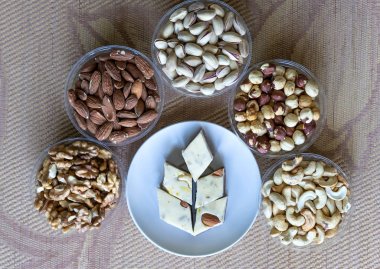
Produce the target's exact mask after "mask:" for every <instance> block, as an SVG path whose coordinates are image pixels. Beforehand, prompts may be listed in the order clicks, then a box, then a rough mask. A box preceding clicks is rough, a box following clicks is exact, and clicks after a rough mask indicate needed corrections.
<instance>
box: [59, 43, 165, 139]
mask: <svg viewBox="0 0 380 269" xmlns="http://www.w3.org/2000/svg"><path fill="white" fill-rule="evenodd" d="M112 50H125V51H129V52H131V53H133V54H134V55H138V56H140V57H142V58H143V59H144V60H145V61H146V62H147V63H148V64H149V65H150V66H151V67H152V68H153V70H154V74H155V75H154V79H155V82H156V85H157V92H158V94H159V96H160V99H161V101H160V102H158V103H157V108H156V111H157V114H158V115H157V117H156V118H155V119H154V120H153V121H152V122H150V123H149V125H148V126H147V127H146V128H145V129H142V131H141V132H140V133H138V134H137V135H134V136H131V137H130V138H127V139H126V140H124V141H122V142H119V143H112V142H110V141H109V140H104V141H100V142H101V143H102V144H104V145H107V146H125V145H127V144H130V143H133V142H135V141H137V140H139V139H141V138H143V137H144V136H145V135H147V134H148V133H149V132H150V131H151V130H152V129H153V128H154V127H155V125H156V124H157V122H158V120H159V118H160V117H161V114H162V110H163V107H164V90H163V85H162V80H161V78H160V75H159V74H160V73H159V72H158V70H157V68H156V66H155V65H154V64H153V63H152V61H151V60H150V59H149V58H148V57H146V56H145V55H144V54H143V53H141V52H139V51H137V50H135V49H132V48H129V47H126V46H119V45H109V46H104V47H99V48H96V49H94V50H92V51H89V52H87V53H86V54H85V55H83V56H82V57H81V58H80V59H79V60H78V61H77V62H76V63H75V64H74V65H73V67H72V68H71V70H70V72H69V75H68V77H67V80H66V83H65V90H64V105H65V110H66V113H67V116H68V117H69V119H70V121H71V123H72V124H73V125H74V127H75V128H76V129H77V130H78V132H79V133H81V134H82V135H83V136H85V137H87V138H93V139H96V138H95V136H94V135H93V134H92V133H90V132H89V131H85V130H83V129H82V128H80V127H79V125H78V123H77V121H76V119H75V117H74V109H73V108H72V106H71V105H70V103H69V101H68V94H67V92H68V91H69V90H70V89H72V88H75V83H76V82H77V81H78V75H79V73H80V71H81V69H82V67H83V66H84V65H85V64H86V63H88V62H90V61H94V59H95V57H97V56H98V55H100V54H104V53H109V52H111V51H112Z"/></svg>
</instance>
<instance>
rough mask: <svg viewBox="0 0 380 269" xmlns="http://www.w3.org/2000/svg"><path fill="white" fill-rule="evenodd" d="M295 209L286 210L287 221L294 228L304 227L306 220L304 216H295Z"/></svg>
mask: <svg viewBox="0 0 380 269" xmlns="http://www.w3.org/2000/svg"><path fill="white" fill-rule="evenodd" d="M294 211H295V210H294V207H292V206H291V207H288V208H287V209H286V220H287V221H288V222H289V223H290V224H291V225H293V226H297V227H299V226H302V225H304V223H305V218H304V217H303V216H295V215H294Z"/></svg>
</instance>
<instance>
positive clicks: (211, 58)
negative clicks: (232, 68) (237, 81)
mask: <svg viewBox="0 0 380 269" xmlns="http://www.w3.org/2000/svg"><path fill="white" fill-rule="evenodd" d="M202 59H203V62H204V63H206V64H208V65H210V66H211V67H213V68H215V69H216V68H218V65H219V62H218V59H217V58H216V57H215V55H214V54H212V53H210V52H205V53H203V55H202Z"/></svg>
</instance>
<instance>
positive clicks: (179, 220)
mask: <svg viewBox="0 0 380 269" xmlns="http://www.w3.org/2000/svg"><path fill="white" fill-rule="evenodd" d="M157 199H158V207H159V211H160V218H161V219H162V220H163V221H165V222H166V223H168V224H170V225H173V226H175V227H177V228H178V229H181V230H183V231H185V232H188V233H190V234H193V226H192V222H191V207H190V206H189V205H188V204H187V203H186V202H183V201H181V200H179V199H177V198H175V197H174V196H172V195H170V194H168V193H167V192H165V191H163V190H161V189H157Z"/></svg>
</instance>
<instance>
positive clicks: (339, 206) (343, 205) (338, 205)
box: [335, 196, 351, 213]
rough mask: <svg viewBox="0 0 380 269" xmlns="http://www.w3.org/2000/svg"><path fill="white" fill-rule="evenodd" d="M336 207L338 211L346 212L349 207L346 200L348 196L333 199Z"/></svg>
mask: <svg viewBox="0 0 380 269" xmlns="http://www.w3.org/2000/svg"><path fill="white" fill-rule="evenodd" d="M335 205H336V208H337V209H338V210H339V212H340V213H347V212H348V210H350V208H351V204H350V202H348V197H347V196H346V197H344V199H343V200H341V201H335Z"/></svg>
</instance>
